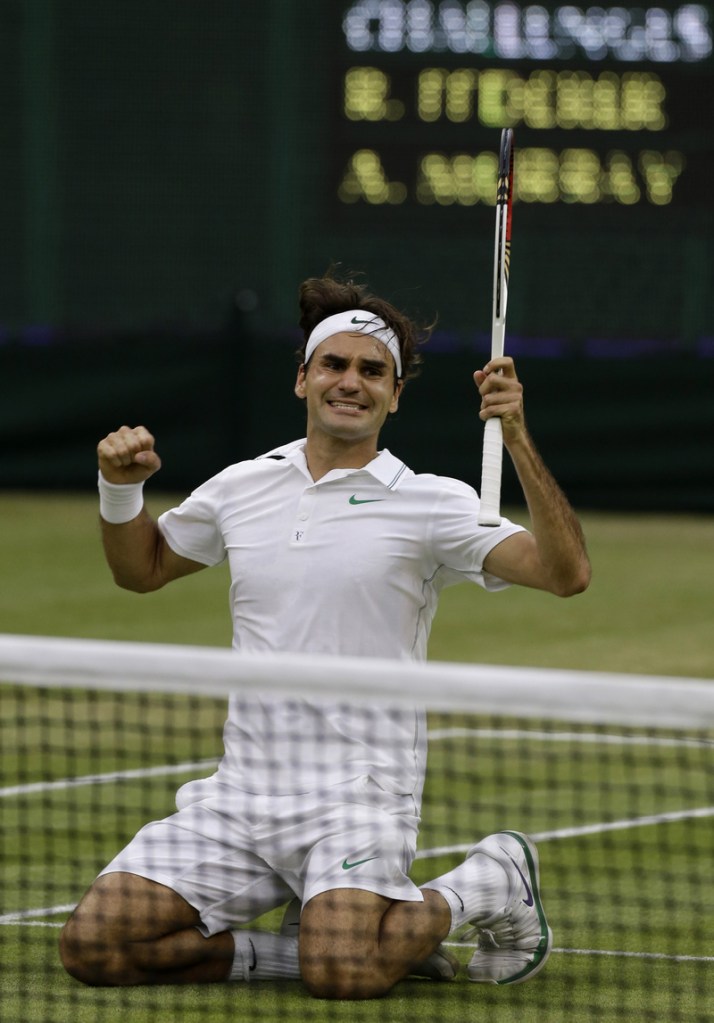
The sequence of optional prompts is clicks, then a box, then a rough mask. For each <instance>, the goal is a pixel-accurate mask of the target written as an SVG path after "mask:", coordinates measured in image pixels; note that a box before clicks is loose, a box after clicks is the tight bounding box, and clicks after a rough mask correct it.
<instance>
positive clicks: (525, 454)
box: [474, 357, 591, 597]
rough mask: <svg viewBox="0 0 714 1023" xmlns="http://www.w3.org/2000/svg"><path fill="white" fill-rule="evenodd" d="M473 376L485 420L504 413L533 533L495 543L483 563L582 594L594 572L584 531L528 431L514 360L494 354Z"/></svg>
mask: <svg viewBox="0 0 714 1023" xmlns="http://www.w3.org/2000/svg"><path fill="white" fill-rule="evenodd" d="M474 380H475V382H476V386H477V387H478V389H479V392H480V394H481V411H480V413H479V415H480V417H481V419H483V420H486V419H490V418H491V417H492V416H500V418H501V423H502V426H503V442H504V444H505V446H506V449H507V450H508V453H509V455H510V457H511V460H512V462H513V464H514V466H515V469H516V472H517V474H518V479H519V481H520V484H521V487H522V488H523V494H524V496H525V499H526V503H527V505H528V511H529V513H530V517H531V524H532V526H531V532H530V533H518V534H516V535H515V536H511V537H509V538H508V539H507V540H504V541H503V542H502V543H500V544H498V545H497V546H496V547H494V549H493V550H492V551H491V553H490V554H489V555H488V557H487V558H486V561H485V563H484V567H485V568H486V570H487V571H488V572H491V573H493V575H496V576H498V577H499V578H500V579H505V580H506V581H507V582H512V583H518V584H520V585H522V586H532V587H534V588H536V589H541V590H548V591H549V592H551V593H555V594H557V595H558V596H560V597H569V596H572V595H573V594H576V593H582V591H583V590H585V589H587V587H588V585H589V583H590V576H591V569H590V560H589V558H588V555H587V551H586V548H585V539H584V537H583V531H582V529H581V527H580V523H579V521H578V519H577V516H576V515H575V512H574V511H573V509H572V507H571V505H570V503H569V502H568V499H567V498H566V496H565V494H564V493H563V491H562V490H561V489H560V487H559V486H558V484H557V483H556V481H555V479H554V477H553V475H552V474H551V473H550V471H549V470H548V468H547V467H546V465H545V464H544V462H543V460H542V458H541V457H540V455H539V454H538V451H537V450H536V447H535V444H534V443H533V440H532V438H531V436H530V434H529V433H528V430H527V428H526V423H525V416H524V412H523V387H522V386H521V383H520V381H519V380H518V377H517V375H516V370H515V366H514V364H513V360H512V359H509V358H505V357H504V358H499V359H492V360H491V362H489V363H488V364H487V365H486V366H484V368H483V370H477V371H476V373H474Z"/></svg>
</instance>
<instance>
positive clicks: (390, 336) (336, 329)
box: [305, 309, 402, 377]
mask: <svg viewBox="0 0 714 1023" xmlns="http://www.w3.org/2000/svg"><path fill="white" fill-rule="evenodd" d="M343 333H346V334H366V335H367V336H368V337H373V338H374V339H375V341H381V342H382V344H383V345H384V346H385V347H386V348H388V349H389V351H390V352H391V353H392V357H393V359H394V362H395V364H396V367H397V376H398V377H401V375H402V353H401V351H400V349H399V338H398V337H397V335H396V334H395V333H394V331H393V330H391V329H390V328H389V327H388V326H387V324H386V323H385V322H384V320H383V319H382V318H381V317H379V316H375V315H374V313H368V312H365V310H364V309H348V310H347V312H344V313H335V315H334V316H328V317H326V318H325V319H324V320H320V322H319V323H318V324H317V326H316V327H315V329H314V330H313V331H312V333H311V334H310V337H309V338H308V339H307V344H306V346H305V363H306V364H307V362H308V360H309V358H310V356H311V355H312V353H313V352H314V351H315V349H316V348H317V346H318V345H319V344H322V342H323V341H326V340H327V338H328V337H332V336H333V334H343Z"/></svg>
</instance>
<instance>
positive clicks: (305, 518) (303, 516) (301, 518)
mask: <svg viewBox="0 0 714 1023" xmlns="http://www.w3.org/2000/svg"><path fill="white" fill-rule="evenodd" d="M299 517H300V521H301V522H305V521H306V520H307V518H308V514H307V512H301V513H300V516H299Z"/></svg>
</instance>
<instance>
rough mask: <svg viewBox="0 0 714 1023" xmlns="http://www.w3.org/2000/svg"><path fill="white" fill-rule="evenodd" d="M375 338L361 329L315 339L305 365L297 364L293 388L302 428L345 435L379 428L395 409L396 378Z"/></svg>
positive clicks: (361, 436)
mask: <svg viewBox="0 0 714 1023" xmlns="http://www.w3.org/2000/svg"><path fill="white" fill-rule="evenodd" d="M394 378H395V365H394V359H393V358H392V355H391V353H390V352H389V351H388V349H387V348H386V346H385V345H383V344H382V343H381V341H376V340H374V339H373V338H370V337H368V336H366V335H364V334H348V333H342V334H334V335H333V336H332V337H329V338H327V340H326V341H323V342H322V344H320V345H318V346H317V348H316V349H315V351H314V352H313V354H312V357H311V359H310V364H309V368H308V369H307V370H306V369H305V367H304V366H301V367H300V369H299V370H298V376H297V382H296V384H295V393H296V394H297V396H298V397H299V398H305V399H306V402H307V423H308V432H310V431H315V430H318V431H319V432H322V433H324V434H326V435H328V436H330V437H334V438H337V439H340V440H345V441H362V440H365V439H367V438H369V437H372V436H374V437H375V438H376V436H377V435H378V434H379V431H380V429H381V428H382V424H383V423H384V420H385V419H386V418H387V416H388V414H389V413H390V412H396V410H397V406H398V403H399V394H400V393H401V390H402V382H401V381H400V382H399V383H397V385H396V388H395V384H394Z"/></svg>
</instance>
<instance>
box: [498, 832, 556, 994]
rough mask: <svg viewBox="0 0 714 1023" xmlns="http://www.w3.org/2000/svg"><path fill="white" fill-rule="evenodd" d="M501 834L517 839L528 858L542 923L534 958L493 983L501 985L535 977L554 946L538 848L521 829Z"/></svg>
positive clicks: (531, 886) (517, 982) (530, 882)
mask: <svg viewBox="0 0 714 1023" xmlns="http://www.w3.org/2000/svg"><path fill="white" fill-rule="evenodd" d="M498 834H499V835H508V836H509V837H510V838H513V839H515V841H516V842H518V844H519V845H520V847H521V849H522V850H523V854H524V856H525V860H526V866H527V868H528V880H529V884H530V889H531V894H532V895H533V906H534V908H535V911H536V913H537V914H538V923H539V925H540V940H539V942H538V945H537V947H536V950H535V952H534V953H533V959H532V960H531V962H530V963H527V964H526V965H525V966H524V967H523V969H522V970H519V972H518V973H514V974H513V976H511V977H503V978H502V979H501V980H496V981H494V982H493V983H494V984H499V985H501V986H503V985H505V984H522V983H523V982H524V981H526V980H530V979H531V977H535V975H536V974H537V973H539V972H540V971H541V970H542V969H543V967H544V966H545V964H546V961H547V959H548V956H549V955H550V953H551V950H552V948H553V932H552V931H551V929H550V927H549V926H548V921H547V920H546V918H545V913H544V912H543V904H542V902H541V899H540V869H539V863H538V850H537V849H536V847H535V844H534V843H533V842H532V841H531V839H530V838H529V837H528V835H524V834H523V833H522V832H521V831H499V832H498Z"/></svg>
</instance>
